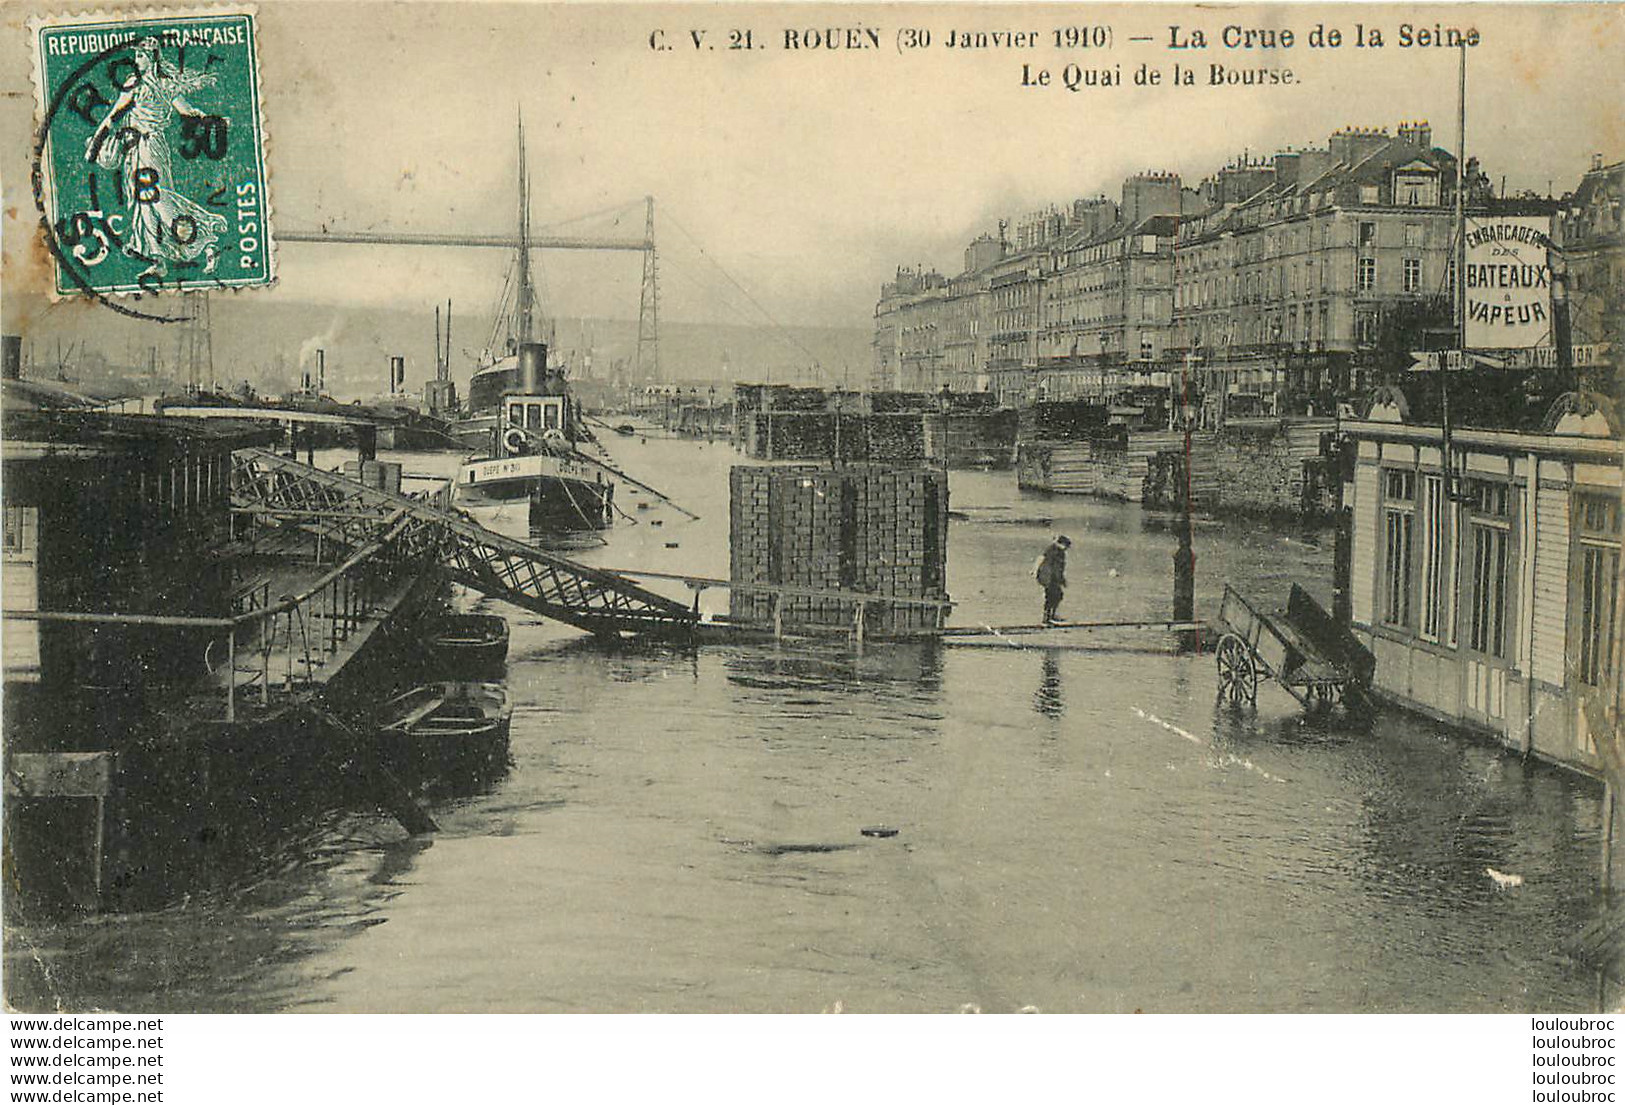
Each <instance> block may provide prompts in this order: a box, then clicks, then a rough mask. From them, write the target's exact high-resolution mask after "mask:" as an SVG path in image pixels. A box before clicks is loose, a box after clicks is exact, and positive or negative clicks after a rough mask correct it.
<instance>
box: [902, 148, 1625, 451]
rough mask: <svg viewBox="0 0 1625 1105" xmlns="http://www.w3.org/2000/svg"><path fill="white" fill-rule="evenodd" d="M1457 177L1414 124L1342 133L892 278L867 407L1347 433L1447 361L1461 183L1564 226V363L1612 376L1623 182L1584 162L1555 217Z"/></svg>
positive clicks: (1176, 181) (1137, 186)
mask: <svg viewBox="0 0 1625 1105" xmlns="http://www.w3.org/2000/svg"><path fill="white" fill-rule="evenodd" d="M1457 169H1458V167H1457V164H1456V158H1455V157H1454V156H1453V155H1452V154H1450V153H1449V152H1447V151H1445V150H1443V149H1439V148H1437V147H1435V146H1434V145H1433V135H1432V128H1431V127H1430V126H1429V125H1428V124H1427V123H1426V122H1408V123H1401V124H1400V125H1399V126H1398V127H1397V129H1396V130H1395V131H1394V132H1393V133H1389V131H1388V130H1387V129H1386V128H1377V127H1350V128H1344V129H1343V130H1340V131H1337V132H1336V133H1334V134H1332V135H1330V136H1328V137H1327V139H1326V141H1325V143H1324V144H1323V145H1318V146H1313V147H1308V148H1302V149H1288V150H1285V151H1282V152H1281V153H1278V154H1276V155H1274V156H1273V157H1271V158H1267V159H1258V158H1249V157H1243V158H1240V159H1238V160H1237V161H1235V162H1233V163H1232V164H1230V165H1228V166H1226V167H1224V168H1223V169H1221V170H1219V171H1218V172H1217V173H1215V174H1214V175H1213V176H1211V177H1209V178H1208V179H1206V180H1203V181H1202V182H1201V183H1200V184H1199V185H1197V186H1196V187H1194V188H1191V187H1185V186H1184V185H1183V184H1182V183H1181V181H1180V178H1179V177H1178V176H1175V175H1173V174H1169V173H1154V172H1148V173H1143V174H1137V175H1135V176H1132V177H1129V178H1128V179H1126V180H1125V181H1124V182H1123V185H1122V191H1121V198H1120V199H1117V200H1114V199H1108V198H1106V197H1104V196H1099V197H1095V198H1092V199H1080V200H1077V201H1075V202H1074V203H1073V204H1072V205H1071V206H1070V207H1068V208H1065V209H1061V210H1051V211H1046V212H1042V213H1039V214H1037V215H1034V216H1030V217H1029V218H1027V219H1025V220H1022V221H1021V222H1020V223H1018V225H1017V226H1016V228H1015V233H1014V234H1013V235H1012V234H1010V233H1009V232H1008V228H1007V227H1006V226H1005V225H1003V224H1001V226H1000V228H999V234H998V236H997V237H992V236H988V235H984V236H982V237H980V238H978V239H977V240H976V241H975V242H973V243H971V246H970V247H969V248H968V249H966V251H965V266H964V270H963V271H962V272H961V273H960V274H958V275H956V276H953V277H948V276H944V275H942V274H940V273H937V272H934V271H925V270H919V269H901V270H899V271H898V274H897V278H896V279H895V280H894V281H891V282H888V283H887V284H886V285H885V286H884V287H883V289H882V295H881V298H880V300H879V302H878V304H877V306H876V309H875V341H874V347H875V361H874V371H873V373H872V376H871V386H873V387H875V388H892V389H904V390H916V391H935V390H939V389H940V388H941V387H943V386H947V387H949V388H951V389H953V390H955V391H991V392H995V393H996V394H997V395H998V399H999V402H1000V403H1001V404H1003V405H1007V406H1023V405H1027V404H1029V403H1033V402H1038V401H1042V400H1044V399H1052V400H1053V399H1069V398H1084V397H1099V398H1102V399H1109V398H1111V397H1112V396H1114V395H1117V394H1121V393H1122V392H1123V391H1125V390H1128V389H1132V388H1135V387H1144V386H1151V387H1161V388H1168V387H1178V388H1181V389H1183V390H1186V391H1188V392H1189V393H1190V394H1191V395H1192V397H1193V402H1194V401H1195V400H1196V398H1197V397H1199V398H1200V417H1201V418H1202V419H1203V420H1204V421H1206V422H1207V423H1208V424H1210V425H1219V424H1223V423H1224V422H1226V421H1227V420H1229V419H1231V418H1236V417H1247V416H1254V415H1263V416H1270V417H1284V416H1289V415H1306V416H1325V415H1333V414H1336V413H1337V408H1338V404H1340V403H1342V404H1345V413H1347V411H1348V409H1352V408H1353V407H1355V406H1357V405H1358V403H1357V402H1356V400H1357V399H1361V398H1364V397H1368V396H1369V394H1370V391H1371V389H1372V388H1373V387H1374V386H1375V385H1376V384H1377V383H1379V382H1381V381H1382V380H1383V379H1384V378H1389V379H1391V378H1393V376H1394V375H1395V374H1396V373H1399V372H1402V371H1403V370H1405V369H1406V368H1408V367H1409V364H1410V357H1409V353H1411V352H1413V351H1418V350H1429V349H1442V348H1445V347H1447V346H1449V345H1451V344H1452V343H1453V342H1454V341H1455V339H1454V337H1453V335H1452V333H1450V331H1451V328H1452V325H1453V315H1452V311H1451V307H1450V304H1451V302H1452V297H1453V295H1454V287H1453V284H1452V280H1453V272H1454V264H1453V261H1452V254H1453V242H1454V221H1455V215H1454V209H1455V200H1456V189H1457V182H1458V178H1459V179H1461V180H1463V181H1465V189H1466V192H1465V195H1464V197H1463V198H1464V203H1465V205H1466V207H1467V209H1468V214H1469V215H1470V216H1471V215H1474V214H1497V215H1522V216H1542V217H1544V216H1550V215H1552V214H1553V213H1554V212H1555V211H1558V210H1559V209H1561V210H1562V212H1563V213H1562V217H1561V218H1560V219H1559V220H1558V222H1557V225H1556V226H1554V232H1555V233H1554V237H1555V238H1556V239H1557V240H1559V241H1560V242H1561V243H1562V244H1563V249H1564V250H1565V251H1566V252H1567V254H1568V256H1569V268H1570V274H1571V275H1570V288H1571V294H1572V297H1573V303H1574V328H1573V329H1574V341H1575V342H1576V343H1593V345H1600V344H1601V343H1611V346H1612V352H1608V351H1603V352H1602V353H1601V355H1602V356H1603V357H1604V358H1605V361H1606V362H1607V363H1614V362H1617V347H1618V330H1619V304H1620V303H1621V295H1620V286H1621V280H1622V277H1625V262H1622V260H1621V247H1620V222H1619V218H1620V216H1619V204H1620V191H1621V166H1620V164H1618V163H1615V164H1613V165H1608V166H1605V165H1603V164H1602V161H1601V158H1600V157H1599V158H1598V160H1597V163H1596V164H1595V165H1594V167H1593V169H1592V171H1591V172H1589V173H1587V174H1586V176H1585V178H1584V179H1583V181H1582V182H1581V185H1580V187H1579V188H1578V190H1577V191H1576V192H1575V193H1573V194H1572V195H1571V196H1569V197H1568V198H1566V199H1565V200H1564V201H1562V203H1561V205H1560V204H1559V203H1558V202H1557V201H1551V200H1533V199H1524V200H1507V199H1503V198H1497V197H1495V196H1494V194H1493V190H1492V189H1491V187H1490V183H1489V180H1488V178H1487V177H1486V176H1485V174H1484V173H1483V172H1481V171H1480V170H1479V168H1478V166H1477V164H1476V162H1475V161H1474V160H1472V159H1469V160H1468V163H1467V165H1466V166H1465V171H1464V172H1461V173H1458V171H1457ZM1548 344H1550V339H1548ZM1592 352H1593V355H1596V351H1595V350H1593V351H1592Z"/></svg>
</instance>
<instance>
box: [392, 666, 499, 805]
mask: <svg viewBox="0 0 1625 1105" xmlns="http://www.w3.org/2000/svg"><path fill="white" fill-rule="evenodd" d="M382 713H383V716H382V718H381V719H380V720H381V724H380V725H379V727H378V733H377V749H378V758H379V762H380V763H381V764H382V765H383V766H384V767H386V768H388V769H389V770H390V771H391V772H393V773H394V774H395V776H396V777H397V778H399V779H400V780H401V781H402V782H403V783H405V784H406V785H407V786H409V787H412V788H413V789H417V790H423V791H430V792H437V793H445V794H453V793H472V792H474V791H476V790H478V789H479V788H480V787H482V786H484V785H486V784H488V783H490V782H491V781H492V780H494V779H496V778H497V777H498V776H500V775H501V774H502V773H503V771H505V770H506V769H507V766H508V737H509V727H510V723H511V721H512V716H513V711H512V707H511V706H510V705H509V704H508V694H507V691H506V690H505V689H504V688H503V686H502V685H501V684H500V683H468V682H447V683H429V684H425V685H423V686H421V687H415V688H413V689H412V690H410V691H408V692H406V693H405V694H403V695H399V696H397V697H396V698H393V699H391V700H389V702H387V703H385V704H384V707H383V711H382Z"/></svg>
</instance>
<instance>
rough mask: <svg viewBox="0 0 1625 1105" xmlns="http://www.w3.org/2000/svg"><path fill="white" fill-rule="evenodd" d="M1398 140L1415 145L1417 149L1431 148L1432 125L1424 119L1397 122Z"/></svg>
mask: <svg viewBox="0 0 1625 1105" xmlns="http://www.w3.org/2000/svg"><path fill="white" fill-rule="evenodd" d="M1399 140H1400V141H1401V142H1405V143H1408V144H1410V145H1412V146H1415V147H1416V148H1417V149H1419V150H1431V149H1432V148H1433V127H1432V126H1431V125H1430V124H1429V123H1428V121H1427V120H1426V119H1422V120H1419V121H1418V122H1415V123H1401V124H1399Z"/></svg>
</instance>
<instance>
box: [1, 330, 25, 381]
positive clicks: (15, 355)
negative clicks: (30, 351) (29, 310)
mask: <svg viewBox="0 0 1625 1105" xmlns="http://www.w3.org/2000/svg"><path fill="white" fill-rule="evenodd" d="M0 376H4V377H5V379H7V380H21V379H22V378H23V339H22V336H21V335H19V334H7V335H5V336H4V337H3V338H0Z"/></svg>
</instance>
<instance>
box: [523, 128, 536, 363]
mask: <svg viewBox="0 0 1625 1105" xmlns="http://www.w3.org/2000/svg"><path fill="white" fill-rule="evenodd" d="M533 299H534V293H533V292H532V290H531V281H530V180H529V177H528V174H527V166H526V164H525V118H524V116H523V115H521V116H520V117H519V342H520V344H521V345H523V344H526V343H528V342H530V341H533V340H534V337H535V335H534V328H535V324H534V322H533V320H532V317H531V305H532V300H533Z"/></svg>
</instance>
